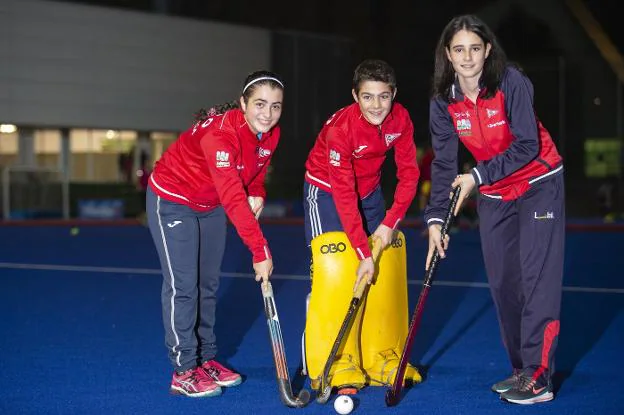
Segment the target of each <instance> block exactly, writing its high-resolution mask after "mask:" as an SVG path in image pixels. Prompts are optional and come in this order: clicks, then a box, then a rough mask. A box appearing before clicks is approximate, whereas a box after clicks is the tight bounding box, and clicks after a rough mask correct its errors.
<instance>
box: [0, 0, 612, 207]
mask: <svg viewBox="0 0 624 415" xmlns="http://www.w3.org/2000/svg"><path fill="white" fill-rule="evenodd" d="M614 4H615V2H614ZM609 10H611V13H609ZM461 13H475V14H478V15H479V16H481V17H482V18H483V19H484V20H485V21H487V22H488V23H489V24H490V25H491V26H492V28H493V29H494V30H495V31H496V32H497V34H498V36H499V38H500V40H501V43H502V45H503V47H504V48H505V49H506V51H507V53H508V55H509V57H510V58H511V59H512V60H514V61H516V62H518V63H519V64H520V65H521V66H522V67H523V68H524V70H525V71H526V72H527V73H528V75H529V76H530V77H531V79H532V81H533V83H534V85H535V91H536V100H535V105H536V110H537V113H538V114H539V116H540V118H541V119H542V121H543V122H544V124H545V125H546V127H547V128H548V129H549V130H550V131H551V133H552V135H553V137H554V139H555V141H556V142H557V145H558V146H559V149H560V151H561V153H562V154H563V156H564V158H565V168H566V180H567V187H568V213H569V214H570V215H571V216H588V215H595V214H598V213H599V206H598V204H597V203H594V202H593V199H594V194H595V191H596V189H597V188H599V187H601V186H602V185H603V184H604V183H607V182H608V183H609V184H610V186H609V188H611V189H613V193H614V194H613V195H612V196H613V198H612V199H613V200H614V202H613V203H612V204H613V205H614V209H618V210H620V211H621V210H623V207H622V206H623V205H624V204H623V203H622V198H623V195H622V194H623V193H624V186H623V185H622V180H623V179H622V177H623V176H622V153H623V148H624V146H623V145H622V137H623V136H624V133H623V130H624V126H623V124H624V99H623V89H622V83H623V82H624V63H623V61H622V57H621V54H622V49H621V43H619V45H620V46H619V47H618V43H617V42H618V41H620V42H621V40H622V39H620V38H621V36H622V35H621V34H622V31H621V30H619V29H618V27H617V25H614V24H613V21H614V20H615V19H609V17H610V16H612V15H615V13H616V11H615V9H614V6H612V7H611V9H609V7H608V5H607V4H605V2H602V1H600V0H496V1H494V0H475V1H468V2H466V1H460V0H437V1H430V2H414V1H408V0H396V1H383V0H369V1H356V0H345V1H341V2H329V1H327V0H324V1H323V0H318V1H312V2H292V1H286V0H284V1H279V0H276V1H274V2H271V3H270V4H267V5H263V6H262V7H258V3H257V2H252V1H249V0H211V1H198V0H73V1H53V0H2V1H0V17H2V19H3V24H2V25H0V38H1V39H2V40H3V41H2V42H0V53H2V57H3V59H2V62H3V63H2V66H1V69H0V123H2V124H4V126H3V127H1V128H0V166H1V167H3V168H5V170H6V167H7V166H16V165H18V166H26V168H33V169H35V168H43V169H49V170H53V171H55V172H60V173H55V174H61V175H63V176H64V177H65V178H66V179H67V180H68V181H69V182H70V184H71V187H72V189H73V190H72V191H71V194H72V195H73V196H72V201H70V204H71V206H72V210H73V206H74V205H75V198H76V197H78V196H77V195H80V194H81V193H80V192H83V191H85V189H91V191H92V192H93V193H96V191H95V190H93V189H95V188H94V187H93V184H94V183H97V184H98V187H97V189H99V190H98V191H99V192H102V190H101V189H104V188H106V186H108V187H109V188H110V189H114V188H118V187H119V186H117V187H115V186H113V185H112V184H119V183H122V182H124V181H127V179H128V174H127V173H128V170H130V172H131V175H130V178H131V181H133V182H137V181H138V179H137V176H136V174H134V175H133V172H135V173H136V172H137V171H139V167H141V160H143V159H144V158H145V156H146V155H147V160H148V163H153V162H154V160H156V159H157V158H158V157H159V155H160V154H161V153H162V151H163V150H164V149H165V148H166V147H167V145H168V144H169V143H170V142H171V141H172V140H174V139H175V138H176V136H177V133H178V132H179V131H181V130H183V129H184V128H186V127H187V126H188V125H189V123H190V122H191V120H192V114H193V113H194V112H195V111H196V110H197V109H198V108H199V107H202V106H206V105H212V104H215V103H220V102H225V101H229V100H231V99H233V98H235V97H236V95H237V91H238V90H239V88H240V87H241V85H239V84H240V82H242V80H243V79H244V77H245V75H246V74H247V73H248V72H250V71H252V70H256V69H259V68H269V69H272V70H274V71H276V72H278V73H280V74H281V75H282V76H283V77H284V79H285V81H286V96H285V110H284V114H283V118H282V129H283V140H282V142H281V143H280V149H279V151H278V152H276V155H275V158H274V165H273V171H272V173H271V175H270V180H271V182H270V193H271V195H272V196H273V197H279V198H286V199H299V198H300V193H301V186H302V177H303V170H304V167H303V162H304V160H305V157H306V155H307V152H308V151H309V149H310V148H311V146H312V143H313V140H314V138H315V136H316V134H317V132H318V130H319V129H320V126H321V125H322V123H323V122H324V120H325V119H326V118H327V117H328V116H329V115H331V113H332V112H333V111H335V110H336V109H337V108H338V107H340V106H342V105H345V104H348V103H349V102H350V100H351V97H350V86H351V84H350V82H351V74H352V70H353V68H354V67H355V65H356V64H357V63H358V62H359V61H360V60H361V59H364V58H368V57H377V58H382V59H386V60H387V61H388V62H390V63H391V64H392V65H393V66H394V67H395V68H396V70H397V75H398V81H399V82H398V84H399V94H398V99H399V101H400V102H402V103H403V104H404V105H405V106H406V107H407V108H408V110H409V111H410V113H411V114H412V118H413V120H414V124H415V135H416V137H415V139H416V142H417V144H419V145H422V144H423V143H424V142H426V141H428V140H429V137H428V100H429V90H430V79H431V71H432V70H433V50H434V48H435V42H436V40H437V37H438V35H439V34H440V32H441V30H442V28H443V27H444V25H445V24H446V22H447V21H448V20H449V19H450V18H451V17H452V16H453V15H456V14H461ZM597 18H600V21H598V20H597ZM603 22H605V23H603ZM618 34H619V35H618ZM388 166H389V173H392V163H389V164H388ZM46 174H47V173H46ZM16 176H19V175H17V174H16ZM40 176H44V173H41V174H40ZM4 180H5V181H7V180H8V181H10V180H11V179H10V177H7V178H5V179H4ZM41 180H43V179H41ZM382 180H383V182H382V183H383V185H384V186H385V187H388V188H390V189H391V188H393V186H394V178H393V177H392V174H387V175H384V177H383V178H382ZM111 191H112V190H111ZM3 193H4V192H3ZM386 195H387V196H389V197H391V196H392V192H391V191H387V192H386ZM588 200H589V201H588ZM415 205H416V204H415ZM415 210H416V212H413V213H417V209H415Z"/></svg>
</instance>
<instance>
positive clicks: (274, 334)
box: [261, 281, 310, 408]
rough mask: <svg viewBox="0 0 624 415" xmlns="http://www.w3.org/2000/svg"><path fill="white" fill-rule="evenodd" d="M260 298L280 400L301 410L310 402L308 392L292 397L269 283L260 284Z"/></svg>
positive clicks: (301, 392)
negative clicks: (265, 319)
mask: <svg viewBox="0 0 624 415" xmlns="http://www.w3.org/2000/svg"><path fill="white" fill-rule="evenodd" d="M261 287H262V297H263V298H264V313H265V314H266V318H267V324H268V326H269V336H270V338H271V346H272V348H273V360H275V370H276V374H277V386H278V388H279V394H280V399H281V400H282V402H283V403H284V405H286V406H289V407H291V408H303V407H304V406H306V405H307V404H308V402H309V401H310V392H309V391H308V390H307V389H301V391H299V395H298V396H297V397H295V396H293V392H292V386H291V384H290V376H289V375H288V364H287V363H286V349H285V348H284V339H283V338H282V329H281V327H280V322H279V317H278V315H277V307H276V306H275V297H274V296H273V287H272V286H271V283H270V282H268V281H267V282H266V283H262V284H261Z"/></svg>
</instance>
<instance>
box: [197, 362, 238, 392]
mask: <svg viewBox="0 0 624 415" xmlns="http://www.w3.org/2000/svg"><path fill="white" fill-rule="evenodd" d="M201 368H202V369H203V370H204V373H205V374H206V376H207V377H209V378H211V379H213V380H214V382H215V383H216V384H217V385H219V386H236V385H240V384H241V382H242V381H243V378H242V377H241V375H239V374H238V373H236V372H234V371H232V370H230V369H228V368H226V367H225V366H223V365H222V364H221V363H219V362H217V361H216V360H214V359H213V360H209V361H207V362H204V363H202V365H201Z"/></svg>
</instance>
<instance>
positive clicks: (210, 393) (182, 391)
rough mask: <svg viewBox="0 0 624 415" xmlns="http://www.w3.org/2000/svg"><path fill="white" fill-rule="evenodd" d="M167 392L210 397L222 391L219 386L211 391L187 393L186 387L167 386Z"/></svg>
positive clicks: (190, 396)
mask: <svg viewBox="0 0 624 415" xmlns="http://www.w3.org/2000/svg"><path fill="white" fill-rule="evenodd" d="M169 393H171V394H172V395H184V396H188V397H189V398H212V397H213V396H219V395H221V393H222V392H221V388H219V389H215V390H212V391H206V392H196V393H189V392H188V391H187V390H186V389H183V388H178V387H176V386H171V388H169Z"/></svg>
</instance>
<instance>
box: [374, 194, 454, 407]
mask: <svg viewBox="0 0 624 415" xmlns="http://www.w3.org/2000/svg"><path fill="white" fill-rule="evenodd" d="M460 191H461V189H460V187H459V186H457V187H456V188H455V190H454V191H453V195H452V197H451V202H450V205H449V209H448V212H447V214H446V217H445V218H444V224H443V225H442V230H441V237H442V240H444V238H445V237H446V234H447V232H448V228H449V226H450V224H451V222H452V220H453V218H454V215H453V211H454V210H455V207H456V206H457V200H458V199H459V194H460ZM439 260H440V255H439V253H438V250H437V249H435V250H434V252H433V256H432V258H431V263H430V264H429V269H428V270H427V272H425V278H424V281H423V286H422V289H421V291H420V295H419V296H418V303H417V304H416V309H415V310H414V313H413V314H412V319H411V321H410V325H409V329H408V331H407V339H406V340H405V345H404V346H403V352H402V353H401V359H400V360H399V366H398V367H397V374H396V377H395V378H394V382H393V383H392V386H391V387H390V388H389V389H388V390H387V391H386V397H385V400H386V406H395V405H396V404H398V403H399V400H400V397H401V390H402V389H403V378H404V377H405V370H406V368H407V363H408V360H409V357H410V354H411V351H412V344H413V343H414V337H415V336H416V331H417V330H418V326H419V325H420V320H421V318H422V314H423V309H424V307H425V302H426V300H427V296H428V295H429V289H430V288H431V284H432V283H433V277H434V275H435V271H436V269H437V265H438V262H439Z"/></svg>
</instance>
